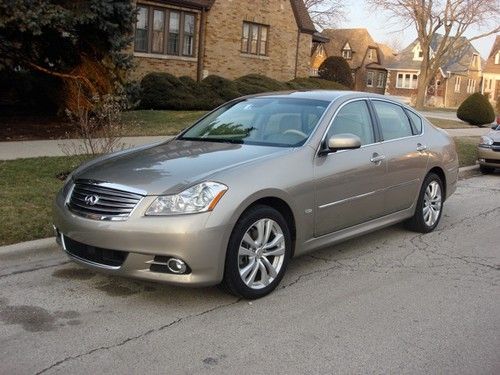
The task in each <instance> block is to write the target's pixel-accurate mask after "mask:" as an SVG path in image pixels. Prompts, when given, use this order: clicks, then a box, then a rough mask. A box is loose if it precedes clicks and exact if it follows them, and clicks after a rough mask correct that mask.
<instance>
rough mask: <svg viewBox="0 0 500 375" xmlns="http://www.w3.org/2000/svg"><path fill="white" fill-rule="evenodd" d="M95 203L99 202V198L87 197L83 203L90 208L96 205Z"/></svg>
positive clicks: (95, 196) (94, 196)
mask: <svg viewBox="0 0 500 375" xmlns="http://www.w3.org/2000/svg"><path fill="white" fill-rule="evenodd" d="M97 202H99V197H98V196H97V195H87V196H86V197H85V203H86V204H88V205H90V206H94V205H96V204H97Z"/></svg>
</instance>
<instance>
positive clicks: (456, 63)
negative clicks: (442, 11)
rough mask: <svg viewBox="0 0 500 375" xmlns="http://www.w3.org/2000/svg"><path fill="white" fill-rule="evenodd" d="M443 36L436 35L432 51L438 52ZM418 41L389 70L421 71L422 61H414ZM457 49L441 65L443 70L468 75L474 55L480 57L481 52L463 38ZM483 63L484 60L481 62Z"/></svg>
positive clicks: (391, 64) (457, 44)
mask: <svg viewBox="0 0 500 375" xmlns="http://www.w3.org/2000/svg"><path fill="white" fill-rule="evenodd" d="M442 40H443V36H442V35H440V34H435V35H434V37H433V38H432V40H431V45H430V48H431V50H434V51H435V50H436V49H437V48H438V47H439V45H440V43H441V41H442ZM418 43H419V42H418V39H415V40H414V41H413V42H412V43H410V45H409V46H408V47H406V48H405V49H404V50H402V51H401V52H400V53H399V54H398V56H397V58H396V59H395V60H394V61H393V62H392V63H390V64H389V66H388V68H389V69H391V70H396V69H412V70H420V64H421V62H420V61H418V60H417V61H416V60H413V56H414V53H413V49H414V48H415V46H416V45H417V44H418ZM456 46H457V47H456V48H454V51H455V52H454V53H453V54H452V55H450V56H449V57H448V59H447V60H446V61H444V62H443V64H442V65H441V67H440V68H441V70H442V71H443V72H445V73H446V72H451V73H457V74H460V73H466V72H467V71H468V70H469V67H470V64H471V62H472V56H473V55H477V56H480V55H479V52H478V51H477V50H476V49H475V48H474V47H473V46H472V44H471V43H470V42H469V41H468V40H467V39H466V38H464V37H461V38H460V40H459V42H458V43H456ZM481 61H483V60H481Z"/></svg>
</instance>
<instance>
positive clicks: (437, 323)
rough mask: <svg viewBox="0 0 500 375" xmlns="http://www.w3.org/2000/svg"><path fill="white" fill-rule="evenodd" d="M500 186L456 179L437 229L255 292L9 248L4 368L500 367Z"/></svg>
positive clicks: (488, 179)
mask: <svg viewBox="0 0 500 375" xmlns="http://www.w3.org/2000/svg"><path fill="white" fill-rule="evenodd" d="M499 194H500V175H495V176H481V177H474V178H471V179H468V180H462V181H460V183H459V188H458V191H457V192H456V194H455V195H454V196H453V197H452V198H451V199H450V200H449V201H448V202H446V210H445V215H444V217H443V220H442V221H441V223H440V225H439V227H438V228H437V230H436V231H435V232H433V233H430V234H427V235H419V234H416V233H411V232H407V231H406V230H404V229H403V228H402V226H400V225H398V226H393V227H390V228H387V229H384V230H382V231H378V232H374V233H372V234H369V235H365V236H363V237H361V238H358V239H354V240H351V241H348V242H345V243H343V244H340V245H337V246H335V247H331V248H328V249H324V250H321V251H318V252H315V253H313V254H311V255H310V256H303V257H300V258H298V259H294V260H293V261H292V262H291V265H290V268H289V270H288V273H287V275H286V276H285V278H284V280H283V282H282V285H281V288H279V289H278V290H277V291H275V292H274V293H272V294H271V295H270V296H268V297H266V298H263V299H261V300H257V301H253V302H248V301H244V300H238V299H236V298H234V297H231V296H228V295H225V294H223V293H222V292H220V291H219V290H218V289H216V288H205V289H183V288H176V287H171V286H165V285H155V284H150V283H144V282H138V281H130V280H124V279H120V278H114V277H108V276H103V275H97V274H95V273H93V272H90V271H87V270H86V269H83V268H80V267H78V266H76V265H74V264H72V263H68V262H67V260H66V258H65V257H64V256H63V255H62V254H61V252H60V251H58V250H55V249H54V247H52V248H49V249H47V250H43V251H42V249H40V251H38V252H37V253H30V252H24V253H20V254H19V255H8V254H5V253H4V254H3V255H0V348H1V350H0V373H2V374H29V373H31V374H35V373H37V374H40V373H48V374H53V373H71V374H83V373H165V374H177V373H185V374H197V373H227V374H250V373H254V374H278V373H282V374H295V373H313V374H316V373H421V374H425V373H443V374H446V373H449V374H470V373H476V374H494V373H496V374H498V373H500V355H499V351H498V348H500V299H499V296H500V287H499V281H500V279H499V275H500V274H499V269H500V246H499V244H500V221H499V217H500V199H498V196H499ZM207 251H210V249H207Z"/></svg>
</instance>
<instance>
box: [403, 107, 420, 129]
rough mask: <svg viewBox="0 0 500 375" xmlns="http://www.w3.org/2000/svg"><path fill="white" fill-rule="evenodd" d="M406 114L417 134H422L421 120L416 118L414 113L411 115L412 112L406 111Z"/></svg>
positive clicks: (418, 117)
mask: <svg viewBox="0 0 500 375" xmlns="http://www.w3.org/2000/svg"><path fill="white" fill-rule="evenodd" d="M406 113H407V114H408V117H410V120H411V122H412V123H413V126H414V127H415V130H416V131H417V134H420V133H422V119H421V118H420V116H418V115H417V114H416V113H413V112H412V111H406Z"/></svg>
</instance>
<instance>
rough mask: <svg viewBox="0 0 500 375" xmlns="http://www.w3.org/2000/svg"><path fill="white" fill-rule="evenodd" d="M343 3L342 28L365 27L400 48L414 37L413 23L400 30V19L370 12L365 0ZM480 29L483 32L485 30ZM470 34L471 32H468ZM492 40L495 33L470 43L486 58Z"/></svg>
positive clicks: (376, 37) (380, 39)
mask: <svg viewBox="0 0 500 375" xmlns="http://www.w3.org/2000/svg"><path fill="white" fill-rule="evenodd" d="M345 4H346V6H345V7H346V9H345V11H346V12H345V13H346V19H345V20H344V21H343V22H342V23H341V24H340V25H339V26H340V27H342V28H354V27H365V28H367V29H368V31H369V32H370V34H371V36H372V37H373V38H374V39H375V41H377V42H380V43H387V42H390V41H391V40H399V42H400V44H401V48H404V47H406V46H407V45H408V44H410V43H411V42H412V41H413V40H414V39H415V38H416V32H415V29H414V26H413V25H411V26H409V27H408V28H406V29H405V30H403V31H401V29H402V28H403V25H401V21H400V20H396V22H395V21H394V20H393V21H391V20H390V19H389V18H388V17H387V14H384V13H382V12H378V13H374V12H370V11H369V9H368V7H367V5H366V3H365V0H346V1H345ZM481 31H482V32H484V31H485V30H481ZM470 35H473V34H471V33H469V36H470ZM494 41H495V35H490V36H488V37H486V38H482V39H479V40H476V41H473V42H472V44H473V45H474V47H476V49H477V50H478V51H479V53H480V54H481V56H482V57H483V58H484V59H487V58H488V55H489V53H490V49H491V47H492V45H493V42H494ZM390 44H391V43H389V45H390Z"/></svg>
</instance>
